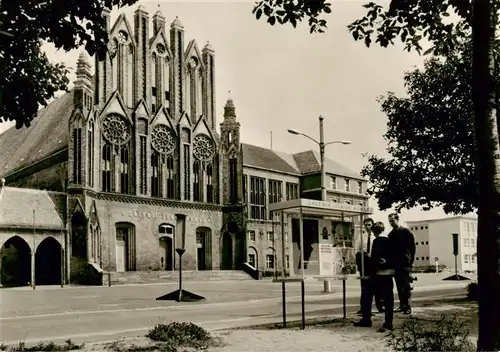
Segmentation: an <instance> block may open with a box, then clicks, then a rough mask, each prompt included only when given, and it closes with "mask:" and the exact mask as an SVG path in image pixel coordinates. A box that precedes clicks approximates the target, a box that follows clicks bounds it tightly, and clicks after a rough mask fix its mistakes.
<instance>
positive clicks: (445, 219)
mask: <svg viewBox="0 0 500 352" xmlns="http://www.w3.org/2000/svg"><path fill="white" fill-rule="evenodd" d="M454 219H467V220H477V215H475V214H465V215H453V216H447V217H444V218H437V219H426V220H416V221H406V223H407V224H413V225H415V224H424V223H429V222H439V221H448V220H454Z"/></svg>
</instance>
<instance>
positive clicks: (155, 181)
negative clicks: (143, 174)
mask: <svg viewBox="0 0 500 352" xmlns="http://www.w3.org/2000/svg"><path fill="white" fill-rule="evenodd" d="M161 190H162V182H161V168H160V154H159V153H157V152H153V153H152V154H151V196H153V197H161V195H162V192H161Z"/></svg>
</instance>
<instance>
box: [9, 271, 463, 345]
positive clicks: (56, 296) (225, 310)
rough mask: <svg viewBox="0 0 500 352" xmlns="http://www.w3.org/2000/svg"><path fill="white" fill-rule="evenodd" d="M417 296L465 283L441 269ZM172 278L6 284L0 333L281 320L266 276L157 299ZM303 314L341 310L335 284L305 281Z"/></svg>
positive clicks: (293, 289)
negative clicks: (188, 296) (192, 297)
mask: <svg viewBox="0 0 500 352" xmlns="http://www.w3.org/2000/svg"><path fill="white" fill-rule="evenodd" d="M419 280H420V284H419V285H416V288H415V291H414V298H415V302H416V303H415V304H418V303H417V302H418V300H419V299H425V298H427V299H429V298H430V299H436V298H438V297H443V296H446V295H457V294H458V295H462V296H463V295H464V287H465V286H466V285H467V282H461V283H449V282H443V281H441V280H442V278H440V276H433V277H431V276H429V277H425V278H423V279H420V278H419ZM176 288H177V287H176V285H173V284H170V285H166V284H163V285H142V286H140V285H137V286H115V287H111V288H109V287H68V288H40V289H37V290H36V291H33V290H30V289H29V288H22V289H4V290H1V291H0V294H1V298H2V299H1V310H2V317H1V318H0V323H1V325H2V328H1V329H0V340H1V341H2V342H3V343H5V344H12V343H17V342H19V341H26V342H38V341H40V340H52V341H63V340H66V339H69V338H71V339H72V340H73V341H76V342H97V341H106V340H114V339H118V338H122V337H127V336H134V335H138V334H141V333H144V332H145V331H147V330H148V329H149V328H150V327H152V326H153V325H154V324H156V323H161V322H170V321H191V322H194V323H197V324H200V325H202V326H204V327H206V328H209V329H222V328H229V327H236V326H244V325H251V324H257V323H266V322H273V321H281V312H282V306H281V285H279V284H276V283H271V282H269V281H261V282H255V281H248V282H235V281H225V282H211V283H187V284H186V287H185V289H187V290H189V291H192V292H195V293H198V294H201V295H203V296H205V297H206V298H207V299H206V301H203V302H197V303H177V302H173V301H172V302H170V301H156V300H155V298H156V297H158V296H160V295H162V294H165V293H167V292H170V291H172V290H175V289H176ZM347 297H348V304H349V305H351V306H352V309H357V308H358V304H359V282H358V281H357V280H350V281H348V282H347ZM306 312H307V314H306V317H307V318H310V317H312V316H322V315H334V314H341V312H342V292H341V283H340V282H335V281H334V282H333V284H332V293H330V294H324V293H322V292H321V282H318V281H316V280H313V281H312V282H308V283H307V285H306ZM287 317H288V318H289V319H297V318H299V317H300V285H299V284H288V285H287Z"/></svg>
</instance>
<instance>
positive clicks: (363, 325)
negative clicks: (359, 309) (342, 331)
mask: <svg viewBox="0 0 500 352" xmlns="http://www.w3.org/2000/svg"><path fill="white" fill-rule="evenodd" d="M352 325H353V326H357V327H361V328H371V327H372V322H371V320H363V319H361V320H360V321H355V322H354V323H352Z"/></svg>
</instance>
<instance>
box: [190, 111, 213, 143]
mask: <svg viewBox="0 0 500 352" xmlns="http://www.w3.org/2000/svg"><path fill="white" fill-rule="evenodd" d="M193 133H194V135H197V134H198V133H203V134H206V135H209V136H210V138H212V140H213V141H215V138H214V136H213V134H212V131H211V130H210V127H209V126H208V124H207V121H206V119H205V118H204V117H203V116H201V117H200V118H199V119H198V122H196V125H195V126H194V129H193Z"/></svg>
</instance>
